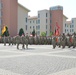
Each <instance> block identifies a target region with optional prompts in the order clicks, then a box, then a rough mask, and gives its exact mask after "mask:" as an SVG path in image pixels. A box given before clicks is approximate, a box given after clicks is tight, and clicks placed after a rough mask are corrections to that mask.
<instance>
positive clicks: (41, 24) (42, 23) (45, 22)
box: [37, 9, 50, 36]
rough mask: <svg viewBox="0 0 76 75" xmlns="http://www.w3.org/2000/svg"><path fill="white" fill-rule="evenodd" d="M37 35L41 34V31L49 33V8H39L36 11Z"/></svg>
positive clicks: (47, 34)
mask: <svg viewBox="0 0 76 75" xmlns="http://www.w3.org/2000/svg"><path fill="white" fill-rule="evenodd" d="M37 25H38V30H37V33H38V35H41V33H42V32H45V33H46V36H49V35H50V16H49V10H46V9H45V10H40V11H38V21H37Z"/></svg>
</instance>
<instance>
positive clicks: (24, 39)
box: [21, 34, 26, 49]
mask: <svg viewBox="0 0 76 75" xmlns="http://www.w3.org/2000/svg"><path fill="white" fill-rule="evenodd" d="M21 39H22V49H25V43H26V37H25V35H24V34H22V36H21Z"/></svg>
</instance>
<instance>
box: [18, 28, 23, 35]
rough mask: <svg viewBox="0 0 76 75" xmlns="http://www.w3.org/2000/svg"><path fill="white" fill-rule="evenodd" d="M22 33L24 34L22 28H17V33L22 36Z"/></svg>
mask: <svg viewBox="0 0 76 75" xmlns="http://www.w3.org/2000/svg"><path fill="white" fill-rule="evenodd" d="M22 34H24V30H23V29H22V28H21V29H20V30H19V35H20V36H22Z"/></svg>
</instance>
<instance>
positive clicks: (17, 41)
mask: <svg viewBox="0 0 76 75" xmlns="http://www.w3.org/2000/svg"><path fill="white" fill-rule="evenodd" d="M16 43H17V49H19V44H20V43H21V37H20V36H19V35H17V36H16Z"/></svg>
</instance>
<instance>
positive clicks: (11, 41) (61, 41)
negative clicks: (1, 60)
mask: <svg viewBox="0 0 76 75" xmlns="http://www.w3.org/2000/svg"><path fill="white" fill-rule="evenodd" d="M0 42H3V43H4V46H6V43H8V45H9V46H10V45H16V47H17V49H19V45H20V44H21V45H22V49H25V46H26V49H28V44H30V45H32V44H35V45H52V46H53V49H55V48H56V46H58V47H59V48H65V46H68V48H70V47H73V48H75V47H76V34H73V35H70V34H69V35H65V34H64V33H63V34H62V35H59V36H55V35H53V36H51V37H42V36H35V37H33V36H28V35H27V34H26V36H25V35H22V36H19V35H17V36H14V37H11V36H8V37H5V36H4V37H2V38H0Z"/></svg>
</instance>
